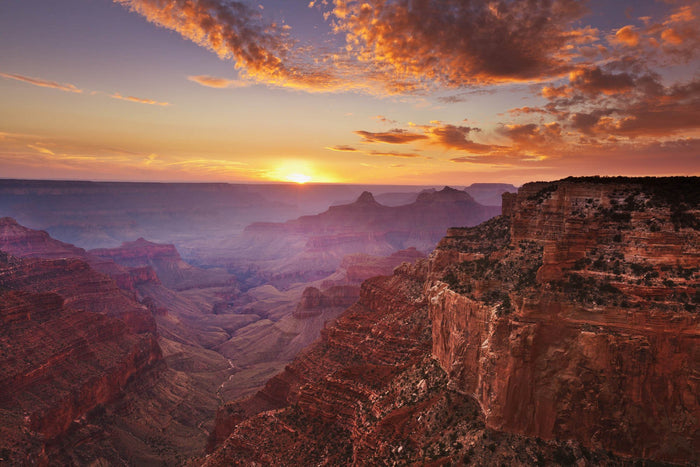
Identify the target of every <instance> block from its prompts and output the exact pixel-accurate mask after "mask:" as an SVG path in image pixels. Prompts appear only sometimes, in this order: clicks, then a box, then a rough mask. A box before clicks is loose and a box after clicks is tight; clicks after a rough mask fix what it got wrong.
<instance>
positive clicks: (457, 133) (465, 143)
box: [423, 122, 500, 154]
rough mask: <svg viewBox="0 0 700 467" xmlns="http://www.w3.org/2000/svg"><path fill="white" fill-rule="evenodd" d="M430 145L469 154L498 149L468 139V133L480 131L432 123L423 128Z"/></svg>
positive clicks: (466, 127)
mask: <svg viewBox="0 0 700 467" xmlns="http://www.w3.org/2000/svg"><path fill="white" fill-rule="evenodd" d="M423 129H424V131H425V133H426V135H428V137H429V138H430V142H431V143H432V144H436V145H438V146H442V147H443V148H445V149H456V150H459V151H466V152H470V153H477V154H484V153H489V152H492V151H494V150H498V149H500V148H499V147H497V146H493V145H490V144H481V143H477V142H474V141H473V140H472V139H471V138H469V135H470V133H472V132H479V131H481V130H480V129H479V128H472V127H468V126H459V125H452V124H445V123H442V122H433V124H432V125H426V126H423Z"/></svg>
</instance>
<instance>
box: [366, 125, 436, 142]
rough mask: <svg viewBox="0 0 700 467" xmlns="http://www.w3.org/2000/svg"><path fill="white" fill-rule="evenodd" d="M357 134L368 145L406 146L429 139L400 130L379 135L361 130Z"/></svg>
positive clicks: (395, 129) (396, 129)
mask: <svg viewBox="0 0 700 467" xmlns="http://www.w3.org/2000/svg"><path fill="white" fill-rule="evenodd" d="M355 134H357V135H360V136H361V137H362V140H363V141H364V142H366V143H388V144H406V143H411V142H413V141H418V140H422V139H427V138H428V137H427V136H425V135H421V134H419V133H413V132H410V131H408V130H404V129H400V128H394V129H393V130H389V131H384V132H379V133H372V132H369V131H362V130H360V131H355Z"/></svg>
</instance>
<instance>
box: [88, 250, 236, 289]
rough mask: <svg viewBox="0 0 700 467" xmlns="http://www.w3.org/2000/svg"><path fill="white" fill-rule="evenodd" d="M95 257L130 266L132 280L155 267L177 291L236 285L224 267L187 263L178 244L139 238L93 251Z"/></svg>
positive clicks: (91, 251) (166, 283)
mask: <svg viewBox="0 0 700 467" xmlns="http://www.w3.org/2000/svg"><path fill="white" fill-rule="evenodd" d="M90 255H92V256H93V257H96V258H99V259H102V260H107V261H113V262H114V263H116V264H119V265H121V266H125V267H127V268H129V270H130V271H133V270H134V269H135V271H133V272H132V274H131V275H132V278H133V279H132V280H133V281H134V282H137V281H138V274H137V272H144V273H145V272H146V270H145V269H144V268H152V269H153V270H154V271H155V274H156V275H157V277H158V279H160V281H161V282H163V284H164V285H165V286H166V287H168V288H170V289H173V290H187V289H191V288H205V287H217V286H231V285H234V284H235V279H234V278H233V276H231V275H229V274H226V273H225V272H224V271H221V270H206V269H201V268H198V267H195V266H192V265H190V264H187V263H185V262H184V261H183V260H182V258H181V257H180V253H178V251H177V249H176V248H175V246H174V245H170V244H159V243H153V242H149V241H147V240H145V239H143V238H139V239H138V240H135V241H133V242H124V243H122V245H121V246H120V247H118V248H101V249H96V250H90Z"/></svg>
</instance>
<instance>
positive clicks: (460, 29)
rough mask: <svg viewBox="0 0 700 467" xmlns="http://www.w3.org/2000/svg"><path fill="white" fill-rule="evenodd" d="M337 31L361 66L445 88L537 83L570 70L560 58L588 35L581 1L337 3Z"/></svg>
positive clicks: (378, 0)
mask: <svg viewBox="0 0 700 467" xmlns="http://www.w3.org/2000/svg"><path fill="white" fill-rule="evenodd" d="M334 4H335V8H334V10H333V14H334V16H335V25H336V28H337V30H338V31H342V32H345V33H346V34H347V37H348V43H349V44H350V46H351V47H352V50H353V52H354V53H355V54H357V55H358V56H359V57H360V58H361V59H362V60H364V61H366V62H367V63H371V64H373V65H377V66H385V67H387V68H389V69H391V70H392V71H393V72H394V73H395V74H397V75H399V76H404V77H407V78H409V79H412V80H418V81H424V80H431V81H437V82H439V83H441V84H443V85H447V86H462V85H466V84H474V83H494V82H512V81H528V80H537V79H540V78H542V77H547V76H554V75H557V74H561V73H563V72H565V71H567V70H568V69H569V68H570V65H569V63H568V62H567V59H566V58H565V57H563V56H562V55H561V51H562V50H563V49H564V48H565V46H566V45H567V44H569V43H581V42H586V40H587V39H586V37H588V36H589V34H582V33H580V32H577V31H574V30H573V29H572V27H571V24H572V22H573V21H574V20H576V19H577V18H579V17H580V16H582V14H583V13H584V9H583V7H582V5H581V2H578V1H574V0H528V1H500V2H483V1H470V0H440V1H438V0H396V1H388V0H367V1H364V2H357V1H352V0H335V2H334Z"/></svg>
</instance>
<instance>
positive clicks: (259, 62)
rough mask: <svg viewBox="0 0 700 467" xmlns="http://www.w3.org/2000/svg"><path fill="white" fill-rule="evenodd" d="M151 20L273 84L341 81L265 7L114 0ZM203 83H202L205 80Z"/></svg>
mask: <svg viewBox="0 0 700 467" xmlns="http://www.w3.org/2000/svg"><path fill="white" fill-rule="evenodd" d="M113 1H114V2H116V3H119V4H121V5H124V6H125V7H127V8H129V10H131V11H133V12H136V13H138V14H140V15H142V16H143V17H145V18H146V19H147V20H148V21H150V22H151V23H154V24H156V25H158V26H161V27H164V28H167V29H170V30H173V31H176V32H177V33H179V34H180V35H181V36H183V37H184V38H186V39H189V40H191V41H192V42H194V43H195V44H197V45H199V46H202V47H205V48H207V49H209V50H211V51H212V52H214V53H216V54H217V55H218V56H219V57H221V58H224V59H232V60H234V61H235V62H236V67H237V68H238V69H239V72H240V73H242V74H243V76H244V77H245V78H250V79H253V80H256V81H259V82H264V83H267V84H271V85H279V86H288V87H292V88H299V89H306V90H317V91H322V90H328V89H334V88H336V87H338V86H341V85H342V82H340V81H339V79H338V78H337V77H335V76H334V75H333V74H332V73H331V72H330V71H329V70H328V69H327V67H322V66H310V64H309V62H308V61H307V60H306V57H304V56H303V54H302V55H296V54H295V53H293V52H295V51H294V50H293V49H294V41H293V40H291V38H290V37H289V32H288V31H289V28H288V27H286V26H284V25H282V26H280V25H278V24H275V23H265V22H264V21H263V17H262V14H261V12H260V9H256V8H253V7H251V6H250V5H248V4H247V3H244V2H241V1H234V0H171V1H167V2H165V1H163V0H113ZM200 84H201V83H200Z"/></svg>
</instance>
